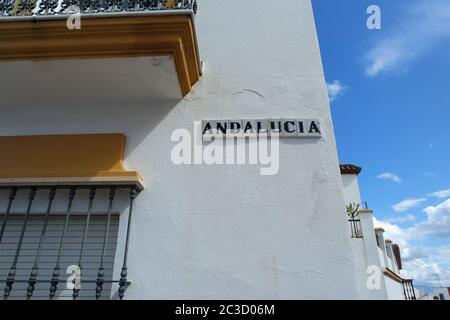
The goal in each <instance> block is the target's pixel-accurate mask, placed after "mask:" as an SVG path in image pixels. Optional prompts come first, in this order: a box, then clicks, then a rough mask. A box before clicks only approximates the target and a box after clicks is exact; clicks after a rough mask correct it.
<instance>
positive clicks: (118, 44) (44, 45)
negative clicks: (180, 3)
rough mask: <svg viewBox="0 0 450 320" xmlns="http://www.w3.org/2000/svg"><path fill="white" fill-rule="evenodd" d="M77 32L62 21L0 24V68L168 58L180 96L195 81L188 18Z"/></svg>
mask: <svg viewBox="0 0 450 320" xmlns="http://www.w3.org/2000/svg"><path fill="white" fill-rule="evenodd" d="M81 23H82V24H81V29H80V30H69V29H67V27H66V20H65V19H57V20H31V19H30V20H21V21H17V20H13V19H0V62H2V61H18V60H60V59H98V58H114V57H134V56H165V55H169V56H172V57H173V58H174V62H175V66H176V70H177V74H178V79H179V83H180V87H181V91H182V95H183V96H184V95H186V94H187V93H188V92H189V91H190V90H191V88H192V86H193V85H194V84H195V83H196V82H197V81H198V80H199V79H200V76H201V70H200V67H199V66H200V63H199V60H200V58H199V56H198V48H197V40H196V35H195V31H194V26H193V23H194V22H193V17H192V16H191V15H189V14H186V15H163V16H153V15H146V16H138V15H130V16H108V15H105V16H102V17H83V19H82V22H81Z"/></svg>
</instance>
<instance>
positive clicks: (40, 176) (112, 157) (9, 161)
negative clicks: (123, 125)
mask: <svg viewBox="0 0 450 320" xmlns="http://www.w3.org/2000/svg"><path fill="white" fill-rule="evenodd" d="M125 142H126V138H125V136H124V135H123V134H115V133H113V134H74V135H41V136H9V137H0V150H2V155H3V156H2V157H0V185H3V186H4V185H25V184H27V183H28V184H33V185H34V184H53V183H54V184H63V183H76V184H83V183H85V184H92V183H108V182H111V183H114V184H119V183H121V184H128V182H129V183H131V182H133V184H136V185H138V186H139V187H143V183H142V178H141V177H140V176H139V173H137V172H136V171H127V170H126V168H125V164H124V153H125Z"/></svg>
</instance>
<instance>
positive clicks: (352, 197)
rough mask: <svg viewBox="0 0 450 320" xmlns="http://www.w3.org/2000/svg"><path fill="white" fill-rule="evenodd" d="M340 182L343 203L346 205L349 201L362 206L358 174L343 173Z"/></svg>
mask: <svg viewBox="0 0 450 320" xmlns="http://www.w3.org/2000/svg"><path fill="white" fill-rule="evenodd" d="M342 184H343V186H344V199H345V204H346V205H348V204H349V203H356V204H360V206H361V208H362V203H361V195H360V192H359V184H358V176H357V175H356V174H343V175H342Z"/></svg>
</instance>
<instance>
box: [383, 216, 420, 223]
mask: <svg viewBox="0 0 450 320" xmlns="http://www.w3.org/2000/svg"><path fill="white" fill-rule="evenodd" d="M416 219H417V218H416V216H415V215H412V214H408V215H406V216H400V217H392V218H388V219H385V220H384V221H386V222H389V223H400V224H401V223H405V222H414V221H416Z"/></svg>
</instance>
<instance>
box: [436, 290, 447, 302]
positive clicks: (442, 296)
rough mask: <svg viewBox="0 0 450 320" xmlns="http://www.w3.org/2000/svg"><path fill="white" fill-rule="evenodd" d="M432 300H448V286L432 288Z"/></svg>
mask: <svg viewBox="0 0 450 320" xmlns="http://www.w3.org/2000/svg"><path fill="white" fill-rule="evenodd" d="M433 300H447V301H448V300H450V288H434V289H433Z"/></svg>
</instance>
